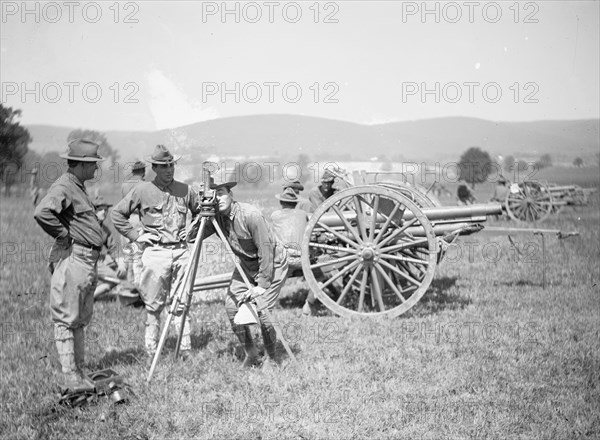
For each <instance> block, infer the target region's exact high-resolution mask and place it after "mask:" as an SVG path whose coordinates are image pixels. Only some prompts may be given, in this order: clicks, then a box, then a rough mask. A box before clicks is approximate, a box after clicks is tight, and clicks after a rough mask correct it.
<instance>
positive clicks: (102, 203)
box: [92, 195, 112, 209]
mask: <svg viewBox="0 0 600 440" xmlns="http://www.w3.org/2000/svg"><path fill="white" fill-rule="evenodd" d="M92 203H93V204H94V208H96V209H98V208H101V207H105V208H108V207H110V206H112V205H111V204H110V203H108V202H107V201H106V200H104V197H102V196H101V195H98V196H96V198H94V200H92Z"/></svg>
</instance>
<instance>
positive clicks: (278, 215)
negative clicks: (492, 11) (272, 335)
mask: <svg viewBox="0 0 600 440" xmlns="http://www.w3.org/2000/svg"><path fill="white" fill-rule="evenodd" d="M275 197H276V198H277V199H279V204H280V205H281V209H278V210H276V211H274V212H273V213H272V214H271V221H272V222H273V229H274V230H275V235H277V239H278V240H279V242H280V243H281V244H282V245H283V247H284V248H285V250H286V257H287V260H288V264H289V268H290V271H291V273H290V276H296V275H302V261H301V256H302V255H301V245H302V237H303V236H304V230H305V229H306V225H307V223H308V214H307V213H306V212H305V211H302V210H300V209H297V206H296V203H297V200H298V196H297V194H296V192H295V191H294V190H293V189H292V188H291V187H288V188H285V189H284V190H283V192H282V193H281V194H277V195H275ZM316 301H317V299H316V298H315V295H314V293H313V292H312V290H309V291H308V296H307V297H306V301H305V302H304V307H302V314H303V315H307V316H308V315H316V313H317V305H316Z"/></svg>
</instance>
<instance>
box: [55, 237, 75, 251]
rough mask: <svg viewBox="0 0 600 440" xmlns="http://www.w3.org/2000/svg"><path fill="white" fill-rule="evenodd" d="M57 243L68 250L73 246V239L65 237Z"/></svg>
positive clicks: (58, 239) (57, 240)
mask: <svg viewBox="0 0 600 440" xmlns="http://www.w3.org/2000/svg"><path fill="white" fill-rule="evenodd" d="M55 242H56V245H57V246H58V247H60V248H62V249H68V248H69V247H70V246H71V237H69V235H65V236H64V237H60V238H57V239H56V241H55Z"/></svg>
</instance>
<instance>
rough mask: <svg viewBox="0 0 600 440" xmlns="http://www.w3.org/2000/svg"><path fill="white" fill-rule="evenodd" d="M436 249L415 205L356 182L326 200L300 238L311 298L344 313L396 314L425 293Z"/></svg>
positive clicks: (389, 191)
mask: <svg viewBox="0 0 600 440" xmlns="http://www.w3.org/2000/svg"><path fill="white" fill-rule="evenodd" d="M437 254H438V246H437V240H436V237H435V234H434V232H433V228H432V226H431V223H430V222H429V220H428V219H427V217H425V215H424V214H423V212H422V211H421V209H420V208H419V207H418V206H417V205H416V203H414V202H413V201H411V200H410V199H409V198H407V197H406V196H404V195H403V194H400V193H399V192H397V191H395V190H393V189H390V188H385V187H381V186H376V185H371V186H357V187H352V188H348V189H345V190H343V191H340V192H339V193H337V194H335V195H333V196H332V197H330V198H329V199H327V200H326V201H325V202H324V203H323V204H322V205H321V206H319V208H318V209H317V210H316V211H315V213H314V214H313V215H312V217H311V219H310V221H309V223H308V225H307V227H306V229H305V233H304V237H303V240H302V270H303V273H304V276H305V278H306V280H307V282H308V284H309V286H310V288H311V290H312V291H313V292H314V294H315V296H316V297H317V298H318V299H319V300H320V301H321V302H322V303H323V304H325V306H326V307H328V308H329V309H330V310H332V311H333V312H334V313H337V314H339V315H342V316H346V317H349V316H388V317H391V318H393V317H396V316H399V315H401V314H402V313H404V312H406V311H407V310H409V309H410V308H411V307H413V306H414V305H415V304H416V303H417V302H418V301H419V299H421V297H422V296H423V294H424V293H425V291H426V290H427V288H428V287H429V285H430V284H431V281H432V279H433V275H434V272H435V268H436V264H437Z"/></svg>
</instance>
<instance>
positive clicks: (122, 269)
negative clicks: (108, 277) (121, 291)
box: [117, 259, 127, 280]
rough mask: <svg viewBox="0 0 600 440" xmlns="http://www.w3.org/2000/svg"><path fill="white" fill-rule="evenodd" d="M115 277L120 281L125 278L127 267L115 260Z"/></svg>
mask: <svg viewBox="0 0 600 440" xmlns="http://www.w3.org/2000/svg"><path fill="white" fill-rule="evenodd" d="M117 277H118V278H120V279H122V280H124V279H125V278H127V265H126V264H125V261H124V260H122V259H119V260H117Z"/></svg>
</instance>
